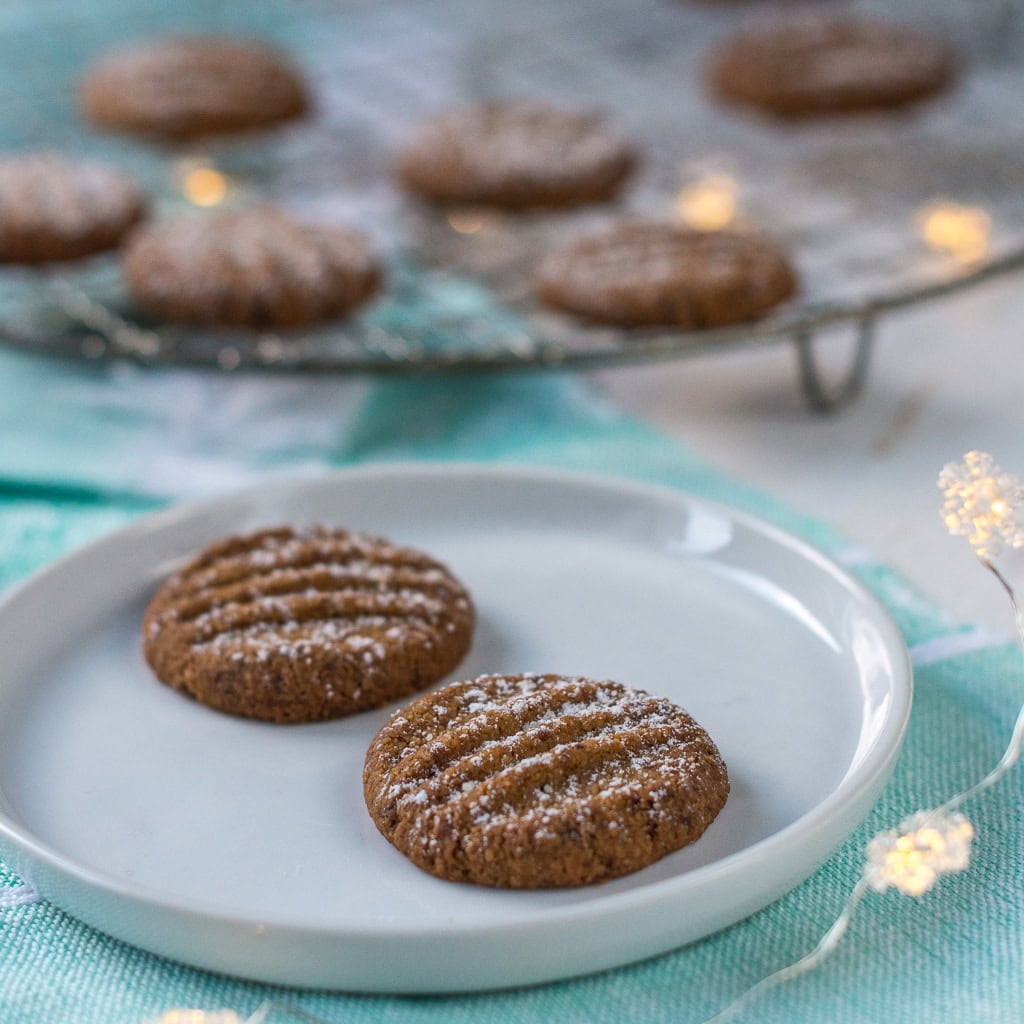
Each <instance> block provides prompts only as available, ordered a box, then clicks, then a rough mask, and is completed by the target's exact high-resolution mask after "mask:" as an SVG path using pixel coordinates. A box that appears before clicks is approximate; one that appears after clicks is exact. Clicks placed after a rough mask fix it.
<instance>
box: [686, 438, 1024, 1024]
mask: <svg viewBox="0 0 1024 1024" xmlns="http://www.w3.org/2000/svg"><path fill="white" fill-rule="evenodd" d="M938 484H939V489H940V490H941V491H942V495H943V498H944V503H943V506H942V519H943V522H944V523H945V524H946V527H947V528H948V529H949V531H950V533H952V534H953V535H955V536H965V537H967V540H968V542H969V543H970V545H971V547H972V548H973V549H974V552H975V554H976V555H977V556H978V560H979V561H980V562H981V564H982V566H984V568H986V569H987V570H989V571H990V572H991V573H992V574H993V575H994V576H995V577H996V579H997V580H998V581H999V583H1000V585H1001V586H1002V588H1003V590H1004V591H1005V592H1006V595H1007V597H1008V598H1009V600H1010V605H1011V607H1012V608H1013V614H1014V621H1015V622H1016V625H1017V636H1018V640H1019V642H1020V646H1021V649H1022V650H1024V615H1022V614H1021V608H1020V604H1019V603H1018V601H1017V595H1016V593H1015V591H1014V589H1013V586H1012V585H1011V584H1010V582H1009V581H1008V580H1007V579H1006V577H1005V576H1003V575H1002V573H1001V572H1000V571H999V570H998V568H997V567H996V566H995V565H994V564H993V563H992V561H991V559H993V558H995V557H996V556H997V555H999V554H1000V553H1001V552H1002V551H1003V549H1004V548H1005V547H1007V546H1008V547H1014V548H1017V547H1022V546H1024V527H1022V526H1021V523H1020V515H1021V511H1022V510H1024V485H1022V484H1021V482H1020V481H1019V480H1018V479H1017V477H1015V476H1013V475H1012V474H1010V473H1004V472H1003V471H1002V470H1001V469H1000V468H999V466H997V465H996V462H995V460H994V459H993V458H992V456H991V455H989V454H988V453H987V452H980V451H971V452H968V453H967V454H966V455H965V456H964V457H963V459H962V460H961V461H960V462H950V463H948V464H947V465H946V466H944V467H943V468H942V471H941V472H940V473H939V480H938ZM1022 748H1024V705H1022V706H1021V708H1020V710H1019V711H1018V713H1017V720H1016V722H1015V723H1014V726H1013V731H1012V733H1011V734H1010V741H1009V743H1008V744H1007V746H1006V750H1005V751H1004V752H1003V756H1002V757H1001V758H1000V759H999V761H998V762H997V763H996V765H995V767H994V768H992V770H991V771H989V772H988V774H987V775H985V776H984V778H982V779H981V780H980V781H978V782H976V783H974V785H972V786H969V787H967V789H964V790H962V791H961V792H959V793H956V794H955V795H954V796H952V797H950V799H949V800H947V801H946V802H945V803H944V804H942V805H941V806H939V807H934V808H931V809H929V810H922V811H917V812H915V813H914V814H912V815H910V817H908V818H906V819H905V820H904V821H903V822H902V823H901V824H900V825H899V826H898V827H897V828H895V829H892V830H890V831H887V832H882V833H880V834H878V835H876V836H875V837H874V838H873V839H872V840H871V841H870V842H869V843H868V845H867V847H866V849H865V862H864V865H863V866H862V868H861V873H860V877H859V878H858V880H857V883H856V885H854V887H853V889H852V890H851V891H850V894H849V895H848V896H847V898H846V902H845V903H844V904H843V908H842V910H841V911H840V913H839V916H838V917H837V918H836V919H835V921H834V922H833V923H832V926H831V927H830V928H829V929H828V931H827V932H826V933H825V934H824V935H823V936H822V938H821V939H820V940H819V941H818V944H817V945H816V946H815V947H814V948H813V949H812V950H811V951H810V952H809V953H807V954H806V955H804V956H802V957H801V958H800V959H799V960H795V961H794V962H793V963H790V964H787V965H786V966H785V967H782V968H780V969H779V970H777V971H775V972H774V973H773V974H769V975H768V976H767V977H765V978H762V979H761V980H760V981H759V982H757V983H756V984H755V985H752V986H751V987H750V988H748V989H747V990H746V991H745V992H742V993H741V994H740V995H739V996H738V997H737V998H736V999H734V1000H733V1001H732V1002H731V1003H729V1004H728V1005H727V1006H726V1007H724V1008H723V1009H722V1010H720V1011H719V1012H718V1013H716V1014H715V1015H714V1016H713V1017H709V1018H708V1019H707V1020H706V1021H704V1024H725V1022H726V1021H729V1020H734V1019H735V1018H736V1017H737V1016H738V1015H739V1014H741V1013H742V1012H743V1011H744V1010H746V1009H748V1008H749V1007H750V1006H751V1005H752V1004H753V1003H754V1002H756V1000H758V999H759V998H760V997H761V996H762V995H763V994H764V993H765V992H768V991H769V990H771V989H774V988H777V987H778V986H779V985H782V984H784V983H785V982H788V981H792V980H794V979H796V978H798V977H800V976H801V975H803V974H806V973H808V971H812V970H814V969H815V968H817V967H819V966H821V964H822V963H824V962H825V960H826V959H827V958H828V957H829V956H831V955H832V953H833V952H835V950H836V947H837V946H838V945H839V943H840V941H841V940H842V938H843V936H844V935H845V934H846V930H847V928H848V927H849V923H850V920H851V918H852V917H853V915H854V912H855V911H856V910H857V907H858V906H859V905H860V903H861V901H862V900H863V899H864V897H865V896H866V895H867V893H868V892H869V891H874V892H877V893H883V892H886V891H887V890H889V889H895V890H896V891H897V892H900V893H902V894H904V895H906V896H912V897H919V896H923V895H924V894H925V893H926V892H928V891H930V890H931V889H932V888H934V887H935V885H936V883H938V881H939V880H940V879H941V878H942V876H944V875H948V874H956V873H959V872H962V871H966V870H967V869H968V867H969V866H970V861H971V844H972V843H973V841H974V826H973V825H972V824H971V822H970V821H969V820H968V818H967V817H966V816H965V815H964V814H962V813H960V812H959V811H957V808H958V807H960V806H961V805H962V804H964V803H966V801H968V800H969V799H971V798H972V797H974V796H977V795H978V794H979V793H982V792H984V791H985V790H986V789H989V788H990V787H991V786H993V785H995V784H996V783H997V782H998V781H999V780H1000V779H1001V778H1002V777H1003V776H1004V775H1005V774H1006V773H1007V772H1008V771H1009V770H1010V769H1011V768H1013V767H1014V766H1015V765H1016V764H1017V763H1018V761H1019V760H1020V756H1021V750H1022Z"/></svg>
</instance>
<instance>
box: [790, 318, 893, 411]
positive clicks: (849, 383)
mask: <svg viewBox="0 0 1024 1024" xmlns="http://www.w3.org/2000/svg"><path fill="white" fill-rule="evenodd" d="M874 337H875V321H874V318H873V317H865V318H864V319H863V320H861V321H860V322H859V324H858V325H857V340H856V347H855V349H854V352H853V358H852V359H851V360H850V364H849V366H848V367H847V368H846V370H845V372H844V373H843V374H842V375H841V376H840V378H839V379H838V381H836V382H833V383H831V384H828V383H826V382H825V380H824V377H823V376H822V372H821V367H820V366H819V365H818V360H817V357H816V355H815V351H814V342H815V335H814V332H813V331H810V330H807V331H800V332H799V333H798V334H795V335H794V336H793V340H794V341H795V342H796V351H797V358H798V359H799V363H800V386H801V387H802V388H803V393H804V400H805V401H806V402H807V406H808V408H809V409H811V411H812V412H817V413H831V412H836V411H837V410H838V409H840V408H842V406H844V405H845V404H846V403H847V402H849V401H851V400H852V399H854V398H856V397H857V395H859V394H860V392H861V389H862V388H863V387H864V380H865V378H866V377H867V374H868V363H869V362H870V361H871V344H872V342H873V341H874Z"/></svg>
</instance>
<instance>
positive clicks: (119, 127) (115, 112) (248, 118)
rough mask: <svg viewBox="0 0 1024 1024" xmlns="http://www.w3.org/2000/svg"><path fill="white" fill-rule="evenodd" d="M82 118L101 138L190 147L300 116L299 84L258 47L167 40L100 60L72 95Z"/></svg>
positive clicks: (270, 52)
mask: <svg viewBox="0 0 1024 1024" xmlns="http://www.w3.org/2000/svg"><path fill="white" fill-rule="evenodd" d="M78 99H79V105H80V106H81V109H82V111H83V113H84V114H85V116H86V117H87V118H88V119H89V120H90V121H91V122H92V123H93V124H94V125H96V126H97V127H99V128H102V129H105V130H106V131H114V132H128V133H130V134H138V135H152V136H155V137H158V138H164V139H192V138H196V137H198V136H203V135H216V134H222V133H227V132H237V131H244V130H247V129H251V128H265V127H268V126H270V125H273V124H277V123H278V122H281V121H288V120H291V119H292V118H295V117H298V116H300V115H301V114H303V113H305V111H306V109H307V107H308V106H309V100H308V97H307V94H306V87H305V85H304V84H303V81H302V78H301V77H300V75H299V73H298V72H297V71H296V70H295V68H294V67H292V65H291V64H290V62H289V61H288V59H287V58H286V57H285V56H284V55H283V54H281V53H280V52H278V51H277V50H276V49H274V48H273V47H270V46H267V45H265V44H263V43H259V42H255V41H251V40H245V39H232V38H229V37H221V36H172V37H169V38H164V39H157V40H153V41H150V42H142V43H135V44H134V45H130V46H126V47H124V48H123V49H119V50H115V51H114V52H112V53H110V54H108V55H106V56H105V57H103V58H101V59H100V60H99V61H98V62H97V63H96V64H95V65H94V66H93V67H92V68H90V69H89V71H88V72H87V73H86V75H85V77H84V78H83V79H82V82H81V85H80V87H79V93H78Z"/></svg>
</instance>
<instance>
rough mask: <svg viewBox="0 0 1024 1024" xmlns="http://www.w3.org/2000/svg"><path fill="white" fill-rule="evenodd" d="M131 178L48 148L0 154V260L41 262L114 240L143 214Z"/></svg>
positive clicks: (109, 244) (98, 249)
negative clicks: (22, 152)
mask: <svg viewBox="0 0 1024 1024" xmlns="http://www.w3.org/2000/svg"><path fill="white" fill-rule="evenodd" d="M145 210H146V201H145V198H144V196H143V194H142V192H141V191H140V189H139V188H138V187H137V186H136V184H135V183H134V181H132V179H131V178H130V177H129V176H128V175H127V174H124V173H122V172H121V171H119V170H116V169H114V168H112V167H109V166H107V165H106V164H102V163H97V162H95V161H92V160H68V159H65V158H64V157H61V156H57V155H56V154H53V153H47V152H39V153H27V154H24V155H20V156H8V157H3V158H0V262H4V263H45V262H49V261H55V260H70V259H76V258H78V257H80V256H88V255H91V254H92V253H98V252H103V251H105V250H107V249H111V248H114V247H115V246H117V245H118V243H119V242H120V241H121V239H122V238H123V237H124V235H125V233H126V232H127V231H128V230H129V229H131V228H132V227H133V226H134V225H135V224H137V223H138V222H139V221H140V220H141V219H142V218H143V216H144V214H145Z"/></svg>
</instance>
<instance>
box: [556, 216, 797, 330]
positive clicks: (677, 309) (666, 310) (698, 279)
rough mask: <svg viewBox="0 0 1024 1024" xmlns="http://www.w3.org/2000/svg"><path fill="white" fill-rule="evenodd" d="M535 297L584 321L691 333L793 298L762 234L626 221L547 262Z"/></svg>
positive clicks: (776, 251) (788, 272)
mask: <svg viewBox="0 0 1024 1024" xmlns="http://www.w3.org/2000/svg"><path fill="white" fill-rule="evenodd" d="M536 290H537V293H538V295H539V297H540V298H541V300H542V301H543V302H545V303H546V304H548V305H549V306H553V307H556V308H558V309H562V310H566V311H568V312H570V313H575V314H578V315H579V316H582V317H585V318H587V319H589V320H594V321H598V322H603V323H611V324H621V325H623V326H644V325H664V326H674V327H683V328H690V329H696V328H703V327H719V326H724V325H726V324H734V323H740V322H743V321H747V320H754V319H756V318H757V317H759V316H761V315H762V314H763V313H765V312H767V311H768V310H769V309H770V308H771V307H772V306H774V305H776V304H777V303H779V302H782V301H783V299H786V298H788V297H789V296H790V295H792V294H793V292H794V291H795V290H796V275H795V273H794V271H793V269H792V267H791V265H790V263H789V260H788V259H787V258H786V255H785V253H784V251H783V250H782V248H781V247H780V246H779V245H777V244H776V243H775V242H773V241H771V240H770V239H769V238H766V237H764V236H761V235H749V234H739V233H735V232H726V231H715V232H703V231H694V230H692V229H690V228H685V227H682V226H680V225H676V224H671V223H668V222H661V221H625V222H622V223H619V224H615V225H612V226H610V227H607V228H605V229H603V230H601V231H598V232H595V233H593V234H588V235H584V236H583V237H581V238H578V239H575V240H573V241H570V242H568V243H567V244H566V245H565V246H563V247H562V248H561V249H557V250H555V251H553V252H551V253H549V254H548V255H547V256H545V257H544V259H543V260H542V261H541V264H540V267H539V269H538V272H537V276H536Z"/></svg>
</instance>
